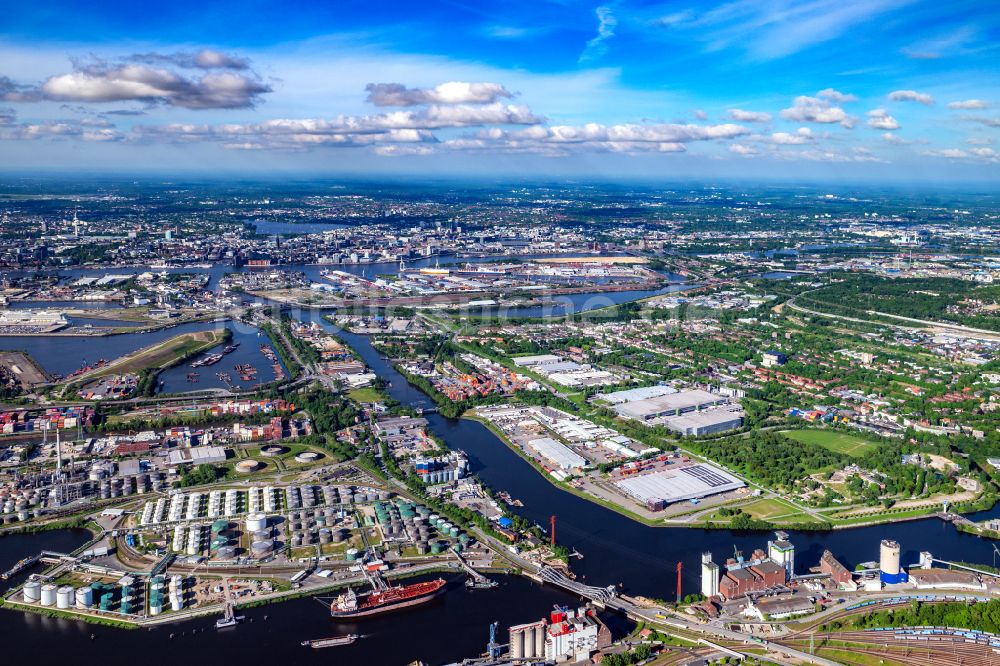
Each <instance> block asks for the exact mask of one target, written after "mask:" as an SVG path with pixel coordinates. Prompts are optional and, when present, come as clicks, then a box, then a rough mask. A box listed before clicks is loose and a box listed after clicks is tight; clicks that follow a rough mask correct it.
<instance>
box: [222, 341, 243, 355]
mask: <svg viewBox="0 0 1000 666" xmlns="http://www.w3.org/2000/svg"><path fill="white" fill-rule="evenodd" d="M239 346H240V343H238V342H234V343H233V344H231V345H226V346H225V347H223V348H222V353H223V354H232V353H233V352H234V351H236V350H237V349H239Z"/></svg>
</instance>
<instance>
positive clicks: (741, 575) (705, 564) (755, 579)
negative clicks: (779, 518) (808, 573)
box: [701, 532, 795, 599]
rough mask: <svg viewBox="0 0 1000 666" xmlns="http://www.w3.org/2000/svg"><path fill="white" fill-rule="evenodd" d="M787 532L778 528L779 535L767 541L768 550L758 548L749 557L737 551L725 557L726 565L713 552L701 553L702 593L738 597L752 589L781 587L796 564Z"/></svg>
mask: <svg viewBox="0 0 1000 666" xmlns="http://www.w3.org/2000/svg"><path fill="white" fill-rule="evenodd" d="M787 536H788V535H787V534H785V533H784V532H778V533H777V537H778V539H777V540H776V541H771V542H768V552H767V553H766V552H764V551H763V550H760V549H757V550H755V551H754V552H753V554H752V555H751V556H750V558H749V559H744V557H743V555H742V554H741V553H739V552H737V553H736V554H735V556H734V557H732V558H729V559H728V560H726V564H725V567H724V569H723V568H720V567H719V565H717V564H715V562H713V561H712V554H711V553H702V556H701V589H702V594H704V595H705V596H706V597H712V596H716V595H719V596H722V597H725V598H726V599H737V598H739V597H743V596H746V595H747V594H750V593H752V592H763V591H765V590H773V589H775V588H778V589H780V588H781V587H782V586H784V585H785V583H787V582H788V581H789V580H790V579H791V574H790V573H789V572H790V571H794V566H795V564H794V563H795V547H794V546H793V545H792V544H791V543H789V542H788V541H787ZM769 553H770V555H769Z"/></svg>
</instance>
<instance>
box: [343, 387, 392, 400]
mask: <svg viewBox="0 0 1000 666" xmlns="http://www.w3.org/2000/svg"><path fill="white" fill-rule="evenodd" d="M347 397H348V398H350V399H351V400H353V401H354V402H382V401H383V400H384V398H383V397H382V395H381V394H380V393H379V392H378V391H376V390H375V389H373V388H372V387H370V386H368V387H365V388H357V389H352V390H350V391H348V392H347Z"/></svg>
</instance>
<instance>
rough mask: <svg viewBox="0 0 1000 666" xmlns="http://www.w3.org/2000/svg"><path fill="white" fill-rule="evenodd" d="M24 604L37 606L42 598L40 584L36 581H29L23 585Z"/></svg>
mask: <svg viewBox="0 0 1000 666" xmlns="http://www.w3.org/2000/svg"><path fill="white" fill-rule="evenodd" d="M23 596H24V603H26V604H37V603H38V602H39V600H40V599H41V598H42V584H41V583H39V582H38V581H37V580H29V581H28V582H27V583H25V584H24V592H23Z"/></svg>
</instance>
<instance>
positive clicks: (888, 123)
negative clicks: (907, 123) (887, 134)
mask: <svg viewBox="0 0 1000 666" xmlns="http://www.w3.org/2000/svg"><path fill="white" fill-rule="evenodd" d="M868 127H871V128H872V129H880V130H897V129H899V121H898V120H896V119H895V118H893V117H892V116H890V115H889V112H888V111H886V110H885V109H872V110H871V111H869V112H868Z"/></svg>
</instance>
